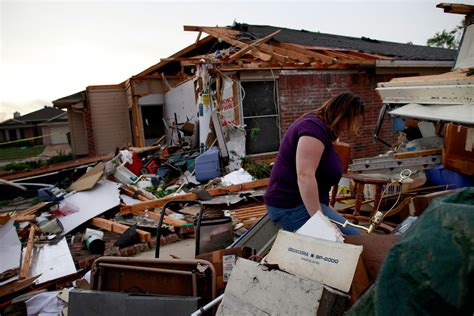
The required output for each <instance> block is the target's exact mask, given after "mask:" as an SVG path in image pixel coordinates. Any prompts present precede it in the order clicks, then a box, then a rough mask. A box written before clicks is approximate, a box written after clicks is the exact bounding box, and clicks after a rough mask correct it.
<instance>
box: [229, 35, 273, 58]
mask: <svg viewBox="0 0 474 316" xmlns="http://www.w3.org/2000/svg"><path fill="white" fill-rule="evenodd" d="M280 32H281V30H278V31H275V32H273V33H271V34H268V35H267V36H265V37H262V38H260V39H258V40H256V41H255V42H253V43H250V44H247V47H244V48H242V49H241V50H240V51H238V52H236V53H234V54H233V55H232V56H230V58H229V60H228V62H233V61H234V60H236V59H237V58H239V57H240V56H242V55H244V54H245V53H246V52H248V51H249V50H251V49H252V48H255V46H258V45H260V44H263V43H265V42H266V41H269V40H270V39H272V38H273V37H275V36H276V35H277V34H278V33H280Z"/></svg>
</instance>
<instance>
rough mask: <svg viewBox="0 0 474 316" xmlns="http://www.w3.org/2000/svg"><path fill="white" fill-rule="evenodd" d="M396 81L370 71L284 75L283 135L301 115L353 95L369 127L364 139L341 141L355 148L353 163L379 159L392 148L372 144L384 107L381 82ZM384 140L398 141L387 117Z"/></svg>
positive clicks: (281, 88)
mask: <svg viewBox="0 0 474 316" xmlns="http://www.w3.org/2000/svg"><path fill="white" fill-rule="evenodd" d="M404 76H406V75H404ZM393 77H394V76H392V75H390V76H387V75H384V76H376V75H375V74H373V73H370V70H367V71H359V72H358V73H350V72H347V71H340V72H337V71H325V72H321V73H312V74H285V75H280V77H279V81H278V85H279V86H278V89H279V90H278V93H279V103H280V127H281V131H282V133H283V132H284V131H285V130H286V129H287V128H288V126H289V125H290V124H291V123H292V122H293V121H294V120H296V119H297V118H298V117H299V116H300V115H302V114H303V113H305V112H308V111H310V110H313V109H315V108H317V107H319V106H320V105H321V104H322V103H323V102H324V101H326V100H327V99H329V98H331V97H333V96H336V95H338V94H339V93H342V92H348V91H350V92H353V93H355V94H357V95H359V96H360V97H361V98H362V100H363V101H364V103H365V104H366V109H365V113H366V115H365V124H364V128H363V131H362V133H361V135H359V136H357V137H355V138H353V139H341V140H342V141H344V142H348V143H350V144H351V146H352V159H354V158H362V157H371V156H376V155H378V154H380V153H382V152H384V151H386V150H387V149H388V147H386V146H384V145H383V144H381V143H380V142H374V141H373V140H372V139H373V138H372V135H373V133H374V131H375V124H376V122H377V118H378V114H379V111H380V108H381V106H382V102H381V100H380V97H379V96H378V94H377V93H376V91H375V88H376V85H377V82H381V81H388V80H390V79H391V78H393ZM380 136H381V138H383V139H384V140H387V141H388V142H389V143H393V142H395V140H396V137H397V134H396V133H394V132H392V131H391V123H390V120H389V119H388V118H387V117H386V118H385V121H384V124H383V128H382V133H381V135H380Z"/></svg>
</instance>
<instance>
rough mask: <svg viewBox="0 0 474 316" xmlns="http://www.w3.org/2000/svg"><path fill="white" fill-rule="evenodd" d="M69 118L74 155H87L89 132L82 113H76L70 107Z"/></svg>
mask: <svg viewBox="0 0 474 316" xmlns="http://www.w3.org/2000/svg"><path fill="white" fill-rule="evenodd" d="M67 112H68V120H69V128H70V132H71V148H72V153H73V154H74V155H87V154H88V153H89V150H88V148H87V133H86V127H85V125H84V118H83V116H82V113H76V112H74V111H72V110H71V107H68V111H67Z"/></svg>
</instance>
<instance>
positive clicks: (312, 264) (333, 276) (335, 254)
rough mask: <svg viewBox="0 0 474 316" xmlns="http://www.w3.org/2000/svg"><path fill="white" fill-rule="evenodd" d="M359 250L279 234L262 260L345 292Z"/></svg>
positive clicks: (342, 245)
mask: <svg viewBox="0 0 474 316" xmlns="http://www.w3.org/2000/svg"><path fill="white" fill-rule="evenodd" d="M361 252H362V247H360V246H354V245H348V244H342V243H336V242H331V241H326V240H321V239H316V238H313V237H308V236H303V235H299V234H294V233H290V232H286V231H283V230H282V231H280V232H279V233H278V236H277V238H276V240H275V243H274V244H273V247H272V249H271V250H270V253H269V254H268V256H267V257H266V258H265V261H266V262H268V263H270V264H278V266H279V267H280V269H282V270H284V271H287V272H290V273H294V274H296V275H299V276H302V277H305V278H308V279H311V280H314V281H317V282H321V283H323V284H326V285H329V286H332V287H334V288H336V289H338V290H341V291H343V292H345V293H348V292H349V289H350V286H351V283H352V278H353V277H354V272H355V269H356V266H357V261H358V259H359V255H360V254H361Z"/></svg>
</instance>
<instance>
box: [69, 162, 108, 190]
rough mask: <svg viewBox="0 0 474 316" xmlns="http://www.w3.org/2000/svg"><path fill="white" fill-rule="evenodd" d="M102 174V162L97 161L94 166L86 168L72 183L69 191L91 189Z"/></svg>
mask: <svg viewBox="0 0 474 316" xmlns="http://www.w3.org/2000/svg"><path fill="white" fill-rule="evenodd" d="M103 174H104V163H103V162H99V163H98V164H97V165H96V166H95V167H93V168H92V169H90V170H88V171H87V172H86V173H85V174H84V175H83V176H82V177H80V178H79V179H78V180H77V181H75V182H74V183H72V184H71V185H70V186H69V188H68V190H69V191H76V192H79V191H86V190H90V189H92V188H93V187H94V186H95V185H96V183H97V182H98V181H99V180H100V178H101V177H102V175H103Z"/></svg>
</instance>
